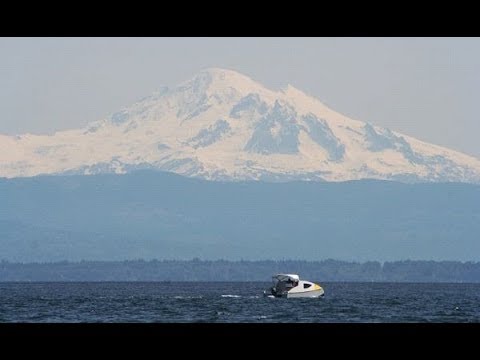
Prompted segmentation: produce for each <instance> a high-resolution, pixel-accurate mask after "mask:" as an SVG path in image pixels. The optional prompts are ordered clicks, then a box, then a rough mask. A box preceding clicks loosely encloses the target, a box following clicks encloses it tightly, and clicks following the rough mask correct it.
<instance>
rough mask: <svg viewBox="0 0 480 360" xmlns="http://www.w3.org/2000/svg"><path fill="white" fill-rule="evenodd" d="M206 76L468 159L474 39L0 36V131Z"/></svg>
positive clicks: (479, 47) (49, 123)
mask: <svg viewBox="0 0 480 360" xmlns="http://www.w3.org/2000/svg"><path fill="white" fill-rule="evenodd" d="M207 67H224V68H229V69H233V70H237V71H239V72H242V73H244V74H246V75H248V76H250V77H252V78H254V79H255V80H257V81H259V82H261V83H263V84H264V85H266V86H267V87H270V88H279V87H282V86H285V85H286V84H292V85H293V86H295V87H297V88H299V89H301V90H303V91H305V92H306V93H308V94H310V95H313V96H315V97H318V98H319V99H320V100H322V101H323V102H325V103H326V104H327V105H329V106H330V107H332V108H333V109H335V110H337V111H339V112H342V113H344V114H346V115H348V116H350V117H352V118H355V119H358V120H363V121H368V122H370V123H373V124H376V125H380V126H384V127H388V128H390V129H392V130H397V131H399V132H403V133H405V134H408V135H411V136H414V137H417V138H419V139H421V140H424V141H428V142H432V143H435V144H439V145H443V146H447V147H451V148H454V149H457V150H460V151H463V152H466V153H469V154H471V155H475V156H477V157H480V141H479V137H480V118H479V115H478V107H479V105H480V38H0V110H1V113H0V115H1V117H0V133H7V134H19V133H24V132H31V133H51V132H52V131H54V130H60V129H68V128H74V127H80V126H83V125H85V124H86V123H88V122H90V121H94V120H98V119H101V118H103V117H105V116H107V115H108V114H109V113H112V112H115V111H117V110H118V109H119V108H121V107H123V106H126V105H129V104H131V103H133V102H135V101H136V100H138V99H139V98H142V97H144V96H147V95H149V94H150V93H151V92H153V91H154V90H155V89H157V88H158V87H160V86H161V85H168V86H173V85H176V84H178V83H180V82H182V81H184V80H187V79H188V78H190V77H191V76H193V75H194V74H195V73H197V72H198V71H199V70H201V69H203V68H207Z"/></svg>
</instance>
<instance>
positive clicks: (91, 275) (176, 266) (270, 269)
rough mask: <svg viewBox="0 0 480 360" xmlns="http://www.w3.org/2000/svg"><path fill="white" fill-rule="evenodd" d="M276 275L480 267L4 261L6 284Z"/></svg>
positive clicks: (439, 274)
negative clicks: (8, 282)
mask: <svg viewBox="0 0 480 360" xmlns="http://www.w3.org/2000/svg"><path fill="white" fill-rule="evenodd" d="M275 273H298V274H300V275H301V277H302V278H305V279H309V280H313V281H318V282H322V283H323V282H328V281H364V282H382V281H383V282H472V283H478V282H480V262H476V263H473V262H467V263H462V262H458V261H440V262H436V261H396V262H386V263H384V264H380V263H379V262H377V261H372V262H366V263H357V262H346V261H336V260H324V261H298V260H283V261H272V260H262V261H225V260H216V261H202V260H200V259H193V260H190V261H176V260H163V261H158V260H151V261H144V260H134V261H111V262H108V261H82V262H67V261H62V262H56V263H29V264H19V263H9V262H5V261H3V262H0V282H4V281H271V276H272V275H273V274H275Z"/></svg>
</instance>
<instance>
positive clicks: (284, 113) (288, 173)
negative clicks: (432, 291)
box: [0, 69, 480, 183]
mask: <svg viewBox="0 0 480 360" xmlns="http://www.w3.org/2000/svg"><path fill="white" fill-rule="evenodd" d="M146 168H147V169H160V170H165V171H170V172H175V173H178V174H182V175H186V176H192V177H200V178H204V179H208V180H269V181H283V180H293V179H297V180H326V181H343V180H354V179H362V178H375V179H390V180H399V181H405V182H415V181H460V182H474V183H479V182H480V160H478V159H476V158H473V157H471V156H468V155H465V154H462V153H460V152H456V151H453V150H449V149H446V148H443V147H440V146H436V145H432V144H428V143H425V142H422V141H419V140H416V139H414V138H412V137H410V136H406V135H402V134H400V133H397V132H394V131H390V130H387V129H383V128H380V127H377V126H372V125H370V124H368V123H365V122H362V121H357V120H352V119H350V118H348V117H346V116H344V115H342V114H340V113H337V112H335V111H333V110H331V109H329V108H328V107H326V106H325V105H324V104H322V103H321V102H320V101H318V100H317V99H315V98H313V97H311V96H308V95H306V94H304V93H303V92H301V91H300V90H298V89H295V88H294V87H292V86H287V87H286V88H285V89H282V90H280V91H273V90H269V89H267V88H265V87H264V86H262V85H261V84H259V83H257V82H255V81H254V80H252V79H250V78H248V77H247V76H244V75H242V74H239V73H237V72H235V71H231V70H224V69H208V70H204V71H202V72H200V73H199V74H197V75H196V76H195V77H194V78H192V79H191V80H189V81H187V82H185V83H182V84H180V85H178V86H176V87H173V88H167V87H164V88H161V89H160V90H159V91H157V92H156V93H154V94H153V95H152V96H149V97H147V98H144V99H142V100H140V101H138V102H137V103H135V104H133V105H132V106H129V107H126V108H124V109H121V110H120V111H119V112H117V113H115V114H113V115H112V116H110V117H109V118H107V119H104V120H100V121H96V122H93V123H90V124H89V125H88V126H86V127H85V128H82V129H75V130H67V131H59V132H56V133H55V134H54V135H51V136H42V135H31V134H25V135H21V136H2V135H0V177H21V176H35V175H39V174H85V175H88V174H97V173H105V172H115V173H125V172H128V171H131V170H134V169H146Z"/></svg>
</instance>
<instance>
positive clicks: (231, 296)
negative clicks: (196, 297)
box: [222, 295, 241, 298]
mask: <svg viewBox="0 0 480 360" xmlns="http://www.w3.org/2000/svg"><path fill="white" fill-rule="evenodd" d="M222 297H223V298H240V297H241V296H240V295H222Z"/></svg>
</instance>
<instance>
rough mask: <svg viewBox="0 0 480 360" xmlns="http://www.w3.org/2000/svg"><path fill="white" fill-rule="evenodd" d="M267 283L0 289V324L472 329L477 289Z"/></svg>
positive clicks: (479, 312)
mask: <svg viewBox="0 0 480 360" xmlns="http://www.w3.org/2000/svg"><path fill="white" fill-rule="evenodd" d="M267 286H269V284H268V283H258V282H253V283H198V282H196V283H188V282H170V283H165V282H151V283H138V282H137V283H135V282H130V283H0V322H302V323H303V322H479V321H480V284H440V283H437V284H405V283H403V284H402V283H322V286H323V287H324V289H325V297H324V298H320V299H271V298H264V297H263V296H262V292H263V290H264V289H265V288H266V287H267Z"/></svg>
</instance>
